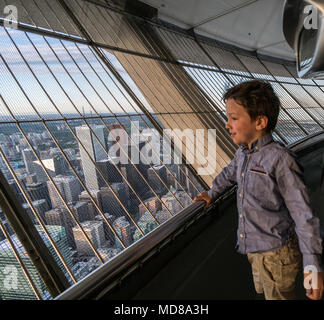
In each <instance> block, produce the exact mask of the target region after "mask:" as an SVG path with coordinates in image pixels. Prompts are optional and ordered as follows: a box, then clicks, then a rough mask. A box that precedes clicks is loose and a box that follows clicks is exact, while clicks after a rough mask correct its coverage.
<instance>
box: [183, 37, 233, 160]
mask: <svg viewBox="0 0 324 320" xmlns="http://www.w3.org/2000/svg"><path fill="white" fill-rule="evenodd" d="M181 41H182V43H183V47H187V48H188V50H193V49H191V48H190V47H189V45H188V44H187V43H186V41H184V40H183V39H181ZM192 53H193V56H194V55H195V52H193V51H192ZM202 53H203V54H205V53H204V52H203V51H202ZM205 55H206V54H205ZM206 57H207V56H206ZM207 58H208V57H207ZM211 63H212V62H211ZM195 86H197V85H196V84H195ZM198 88H199V86H198ZM199 89H200V88H199ZM199 91H200V92H201V90H199ZM202 95H203V97H204V98H205V99H206V100H207V101H209V99H208V98H207V97H206V94H202ZM211 104H212V106H214V107H216V109H218V107H217V106H215V105H214V104H213V103H211ZM220 114H222V115H223V113H222V112H221V111H220ZM218 120H219V118H217V117H215V121H216V123H217V124H218V125H220V124H219V121H218ZM230 145H232V144H231V142H230ZM225 146H226V148H229V146H228V145H227V144H225ZM229 152H230V154H231V155H232V156H233V155H234V153H233V150H231V148H229Z"/></svg>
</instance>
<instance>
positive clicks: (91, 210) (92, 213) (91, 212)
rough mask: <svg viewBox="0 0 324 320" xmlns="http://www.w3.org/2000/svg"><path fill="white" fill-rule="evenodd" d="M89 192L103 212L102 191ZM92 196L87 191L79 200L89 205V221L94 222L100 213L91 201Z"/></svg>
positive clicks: (83, 192) (80, 195) (82, 193)
mask: <svg viewBox="0 0 324 320" xmlns="http://www.w3.org/2000/svg"><path fill="white" fill-rule="evenodd" d="M89 192H90V194H91V197H92V198H93V200H94V202H95V203H96V204H97V206H98V207H99V209H100V210H103V205H102V192H101V190H90V191H89ZM90 194H89V193H88V192H87V191H82V192H81V193H80V194H79V200H80V201H83V202H86V203H87V205H88V211H89V220H93V219H94V217H95V216H96V215H98V214H99V212H98V210H97V208H96V206H95V205H94V203H93V201H92V200H91V197H90Z"/></svg>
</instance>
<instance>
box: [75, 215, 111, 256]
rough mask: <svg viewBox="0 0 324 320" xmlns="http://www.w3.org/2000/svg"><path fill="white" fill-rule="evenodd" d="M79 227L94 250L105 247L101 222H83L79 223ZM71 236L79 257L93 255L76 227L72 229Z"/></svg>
mask: <svg viewBox="0 0 324 320" xmlns="http://www.w3.org/2000/svg"><path fill="white" fill-rule="evenodd" d="M81 226H82V228H83V230H84V232H85V233H86V234H87V236H88V238H89V239H90V241H91V243H92V244H93V246H94V247H95V248H96V249H97V248H100V247H103V246H105V244H106V239H105V234H104V228H103V223H102V221H85V222H83V223H81ZM73 236H74V241H75V244H76V248H77V252H78V254H79V255H80V256H82V255H85V256H93V255H94V252H93V250H92V249H91V247H90V245H89V243H88V241H87V239H86V238H85V236H84V235H83V233H82V231H81V229H80V228H79V227H78V226H75V227H74V228H73Z"/></svg>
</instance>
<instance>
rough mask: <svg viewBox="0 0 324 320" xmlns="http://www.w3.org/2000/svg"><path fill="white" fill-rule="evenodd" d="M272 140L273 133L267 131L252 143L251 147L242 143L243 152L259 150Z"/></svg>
mask: <svg viewBox="0 0 324 320" xmlns="http://www.w3.org/2000/svg"><path fill="white" fill-rule="evenodd" d="M272 141H273V137H272V134H271V133H267V134H265V135H263V136H261V137H260V138H259V139H257V140H255V141H254V142H253V143H252V145H251V149H249V147H248V145H247V144H246V143H244V144H241V145H240V147H241V148H242V151H243V152H245V153H252V152H255V151H258V150H259V149H261V148H262V147H263V146H265V145H266V144H268V143H270V142H272Z"/></svg>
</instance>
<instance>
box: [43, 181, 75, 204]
mask: <svg viewBox="0 0 324 320" xmlns="http://www.w3.org/2000/svg"><path fill="white" fill-rule="evenodd" d="M53 181H54V182H55V185H56V186H57V188H58V190H59V191H60V193H61V195H62V197H63V198H64V200H65V201H66V202H67V203H69V202H74V201H77V200H78V196H79V194H80V193H81V184H80V182H79V180H78V179H77V178H76V177H74V176H61V175H59V176H56V177H54V178H53ZM47 188H48V193H49V196H50V199H51V202H52V207H53V208H57V207H61V206H63V203H62V201H61V199H60V197H59V195H58V193H57V192H56V190H55V187H54V186H53V184H52V182H51V181H47Z"/></svg>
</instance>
